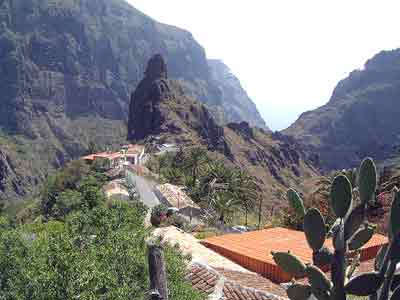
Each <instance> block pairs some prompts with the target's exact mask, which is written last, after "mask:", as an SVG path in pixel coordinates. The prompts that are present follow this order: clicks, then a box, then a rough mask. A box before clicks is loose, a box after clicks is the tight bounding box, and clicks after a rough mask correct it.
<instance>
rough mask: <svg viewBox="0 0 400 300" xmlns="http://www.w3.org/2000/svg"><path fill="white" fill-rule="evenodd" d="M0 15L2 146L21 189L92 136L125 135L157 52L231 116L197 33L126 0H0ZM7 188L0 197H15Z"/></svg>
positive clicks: (190, 88) (109, 140)
mask: <svg viewBox="0 0 400 300" xmlns="http://www.w3.org/2000/svg"><path fill="white" fill-rule="evenodd" d="M0 24H1V25H0V76H1V78H2V80H1V81H0V92H1V95H2V96H1V99H0V149H2V150H4V149H7V151H8V150H9V151H8V152H7V153H8V155H9V157H10V161H11V162H12V164H13V165H14V166H15V169H14V171H15V174H16V176H17V177H18V178H20V179H21V180H20V181H21V182H20V183H19V184H18V185H19V187H20V188H22V189H24V190H29V189H30V188H31V187H32V185H35V182H39V181H41V180H42V179H43V178H45V177H46V176H48V174H50V173H51V172H52V169H54V168H56V167H58V166H60V165H62V164H63V163H64V162H65V161H67V160H69V159H71V158H76V157H77V156H79V155H81V154H82V153H83V152H84V151H85V150H86V149H87V146H88V144H89V142H95V143H97V144H98V145H100V146H112V145H116V144H120V143H122V142H124V140H125V138H126V121H127V118H128V111H129V98H130V92H131V91H132V90H134V89H135V88H136V87H137V86H138V84H139V82H140V80H141V79H142V75H143V73H144V71H145V67H146V63H147V61H148V59H149V58H150V57H152V56H153V55H154V54H155V53H161V54H163V56H164V57H165V59H166V61H167V62H168V64H169V75H170V77H171V78H176V79H178V80H179V81H180V82H181V83H182V85H183V86H184V88H185V91H186V92H188V93H189V94H190V95H194V96H196V98H197V99H199V100H201V101H202V102H203V103H205V104H206V105H208V106H209V107H211V108H212V110H211V113H212V114H214V115H218V116H219V120H220V121H221V122H227V121H230V115H231V114H230V113H226V112H225V108H229V106H230V104H229V102H230V99H229V97H230V96H229V97H225V96H224V95H228V93H225V92H224V83H223V82H219V81H218V80H217V79H215V78H213V76H212V74H211V71H210V68H209V66H208V62H207V59H206V55H205V52H204V49H203V48H202V47H201V46H200V45H199V44H198V43H197V42H196V41H195V40H194V38H193V36H192V35H191V34H190V33H189V32H187V31H185V30H181V29H178V28H176V27H173V26H168V25H164V24H160V23H158V22H156V21H154V20H152V19H151V18H149V17H147V16H145V15H144V14H142V13H141V12H139V11H138V10H136V9H135V8H133V7H132V6H130V5H129V4H128V3H127V2H125V1H124V0H96V1H93V0H62V1H61V0H2V1H0ZM149 76H151V74H149ZM221 80H222V79H221ZM252 118H254V119H257V116H252ZM259 121H260V122H261V119H260V120H259ZM15 149H18V150H19V152H18V151H15ZM28 158H29V159H28ZM8 176H9V175H8ZM5 190H6V192H2V191H0V199H2V198H13V197H17V196H19V195H18V194H17V193H15V192H14V189H13V188H12V187H10V186H9V185H7V187H6V188H5Z"/></svg>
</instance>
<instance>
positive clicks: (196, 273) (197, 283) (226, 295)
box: [186, 263, 284, 300]
mask: <svg viewBox="0 0 400 300" xmlns="http://www.w3.org/2000/svg"><path fill="white" fill-rule="evenodd" d="M238 273H240V272H238ZM242 274H243V273H242ZM186 280H188V281H189V282H190V283H191V284H192V286H193V287H194V288H195V289H197V290H198V291H201V292H203V293H205V294H206V295H208V296H209V298H210V299H214V300H283V299H284V298H283V297H282V296H278V295H274V294H272V293H270V292H268V291H265V290H258V289H254V288H252V287H246V286H244V285H242V284H240V283H238V282H236V281H233V280H230V279H228V278H227V277H225V276H224V275H222V274H221V273H220V272H218V271H216V270H214V269H212V268H210V267H208V266H206V265H202V264H199V263H193V264H192V265H191V266H190V267H189V272H188V274H187V276H186ZM282 291H283V289H282Z"/></svg>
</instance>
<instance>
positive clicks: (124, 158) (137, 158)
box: [82, 144, 145, 170]
mask: <svg viewBox="0 0 400 300" xmlns="http://www.w3.org/2000/svg"><path fill="white" fill-rule="evenodd" d="M144 155H145V147H144V146H143V145H132V144H129V145H124V146H122V148H121V150H120V151H118V152H112V151H105V152H100V153H95V154H90V155H87V156H84V157H82V159H83V160H85V161H87V162H89V163H93V162H96V163H100V164H101V165H102V166H103V168H104V169H106V170H110V169H115V168H119V167H122V166H123V165H124V164H127V163H128V164H132V165H141V164H142V163H143V158H144Z"/></svg>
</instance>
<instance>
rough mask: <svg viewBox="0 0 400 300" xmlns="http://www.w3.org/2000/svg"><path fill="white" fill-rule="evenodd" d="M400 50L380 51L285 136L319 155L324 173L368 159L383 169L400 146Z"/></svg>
mask: <svg viewBox="0 0 400 300" xmlns="http://www.w3.org/2000/svg"><path fill="white" fill-rule="evenodd" d="M399 97H400V49H395V50H390V51H381V52H379V53H378V54H376V55H375V56H373V57H372V58H371V59H369V60H368V61H367V62H366V63H365V67H364V68H363V69H361V70H355V71H353V72H351V73H350V74H349V75H348V76H347V77H346V78H345V79H343V80H341V81H340V82H339V83H338V84H337V86H336V87H335V89H334V91H333V93H332V96H331V98H330V100H329V102H328V103H326V104H325V105H323V106H321V107H319V108H317V109H315V110H312V111H308V112H305V113H303V114H302V115H301V116H300V117H299V118H298V119H297V120H296V121H295V122H294V123H293V124H292V125H291V126H290V127H289V128H287V129H285V130H283V131H282V132H283V133H284V134H288V135H290V136H293V137H294V138H296V139H297V140H298V141H299V142H300V143H301V144H302V145H304V146H305V147H307V148H308V149H310V150H311V151H314V152H317V153H319V154H320V160H321V166H322V167H323V169H324V170H325V171H328V170H332V169H342V168H349V167H354V166H356V165H357V163H358V162H359V161H360V160H362V159H363V158H364V157H366V156H371V157H373V158H374V159H375V160H377V161H379V162H381V163H383V164H384V163H385V160H387V159H390V158H391V157H392V156H393V155H396V153H397V149H398V146H399V145H400V135H399V132H400V124H399V123H398V122H397V118H398V117H397V116H398V115H399V113H400V105H399V100H398V98H399Z"/></svg>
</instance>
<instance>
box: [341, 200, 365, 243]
mask: <svg viewBox="0 0 400 300" xmlns="http://www.w3.org/2000/svg"><path fill="white" fill-rule="evenodd" d="M364 219H365V205H364V204H360V205H358V206H356V207H355V208H353V209H352V211H351V213H350V214H349V215H348V216H347V217H346V220H345V222H344V238H345V240H348V239H349V238H351V237H352V236H353V234H354V233H355V232H356V231H357V230H358V229H359V228H360V226H361V224H362V223H363V222H364Z"/></svg>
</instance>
